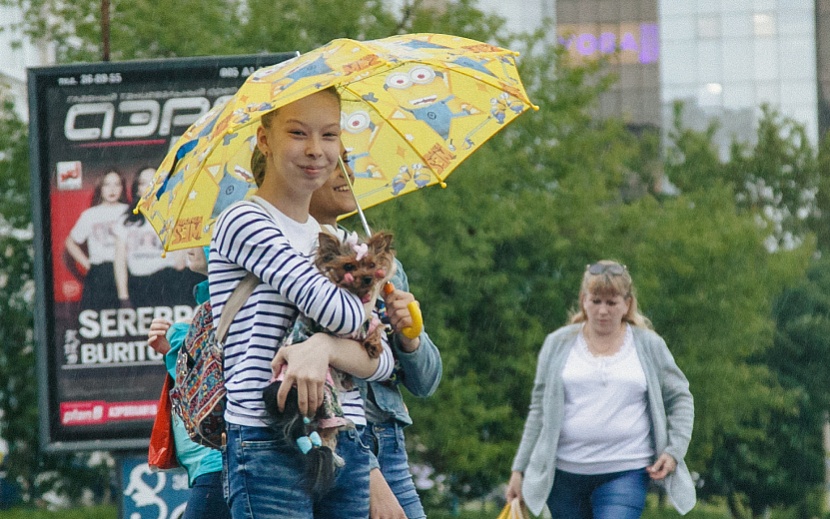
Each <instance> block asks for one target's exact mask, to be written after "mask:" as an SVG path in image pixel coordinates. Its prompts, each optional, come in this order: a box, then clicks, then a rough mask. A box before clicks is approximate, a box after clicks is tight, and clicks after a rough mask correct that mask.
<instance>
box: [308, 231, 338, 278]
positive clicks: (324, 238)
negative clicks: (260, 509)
mask: <svg viewBox="0 0 830 519" xmlns="http://www.w3.org/2000/svg"><path fill="white" fill-rule="evenodd" d="M338 256H340V240H338V239H337V237H336V236H332V235H331V234H329V233H327V232H321V233H320V236H319V237H318V238H317V259H316V260H315V261H314V264H315V266H316V267H317V268H320V267H321V266H322V265H325V264H327V263H330V262H331V261H332V260H333V259H334V258H336V257H338ZM321 270H322V269H321Z"/></svg>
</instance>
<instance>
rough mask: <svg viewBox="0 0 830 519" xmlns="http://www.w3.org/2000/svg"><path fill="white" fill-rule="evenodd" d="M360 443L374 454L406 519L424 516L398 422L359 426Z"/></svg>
mask: <svg viewBox="0 0 830 519" xmlns="http://www.w3.org/2000/svg"><path fill="white" fill-rule="evenodd" d="M360 434H361V438H362V439H363V443H364V444H365V445H367V446H368V447H369V449H371V450H372V452H373V453H374V454H375V456H377V459H378V464H379V465H380V472H381V473H382V474H383V477H384V479H386V482H387V483H388V484H389V488H390V489H391V490H392V493H393V494H395V497H396V498H398V503H400V505H401V508H403V511H404V513H406V517H407V519H424V518H426V516H427V515H426V513H424V507H423V505H422V504H421V498H420V497H419V496H418V491H417V490H415V482H414V481H413V480H412V474H411V473H410V472H409V460H408V459H407V456H406V441H405V440H404V435H403V427H401V426H400V424H398V423H397V422H385V423H370V424H369V425H368V426H367V427H364V428H362V431H361V433H360Z"/></svg>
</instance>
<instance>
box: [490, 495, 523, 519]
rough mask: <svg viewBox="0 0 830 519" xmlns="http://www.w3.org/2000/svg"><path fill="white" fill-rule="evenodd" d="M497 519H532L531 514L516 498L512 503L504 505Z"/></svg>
mask: <svg viewBox="0 0 830 519" xmlns="http://www.w3.org/2000/svg"><path fill="white" fill-rule="evenodd" d="M496 519H530V514H529V513H528V511H527V508H525V506H524V503H522V502H521V501H520V500H519V498H518V497H517V498H514V499H513V500H512V501H510V502H509V503H507V504H506V505H504V508H502V510H501V513H500V514H499V516H498V517H497V518H496Z"/></svg>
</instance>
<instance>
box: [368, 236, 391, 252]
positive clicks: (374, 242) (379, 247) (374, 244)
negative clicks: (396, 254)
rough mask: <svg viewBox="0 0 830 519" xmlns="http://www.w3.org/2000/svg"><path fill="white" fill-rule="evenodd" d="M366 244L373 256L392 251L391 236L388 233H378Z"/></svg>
mask: <svg viewBox="0 0 830 519" xmlns="http://www.w3.org/2000/svg"><path fill="white" fill-rule="evenodd" d="M366 243H367V244H368V245H369V248H370V249H371V250H372V253H374V254H383V253H385V252H392V251H393V250H394V249H393V248H392V234H391V233H388V232H383V231H378V232H376V233H375V234H373V235H372V236H371V237H370V238H369V241H368V242H366Z"/></svg>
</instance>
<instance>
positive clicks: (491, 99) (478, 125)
mask: <svg viewBox="0 0 830 519" xmlns="http://www.w3.org/2000/svg"><path fill="white" fill-rule="evenodd" d="M515 56H516V53H515V52H512V51H509V50H506V49H502V48H499V47H494V46H492V45H489V44H487V43H482V42H478V41H475V40H470V39H466V38H460V37H455V36H448V35H442V34H408V35H401V36H393V37H390V38H385V39H381V40H374V41H366V42H359V41H354V40H348V39H338V40H334V41H332V42H330V43H329V44H327V45H325V46H323V47H320V48H318V49H316V50H314V51H311V52H309V53H306V54H303V55H301V56H298V57H297V58H294V59H292V60H289V61H284V62H281V63H278V64H276V65H273V66H270V67H266V68H262V69H260V70H258V71H257V72H255V73H254V74H252V75H251V76H250V77H249V78H248V79H247V80H246V82H245V83H244V84H243V85H242V87H240V89H239V90H238V91H237V93H236V94H235V95H234V96H233V97H232V98H231V99H230V100H229V101H228V102H227V103H226V104H224V105H221V106H217V107H215V108H214V109H212V110H211V111H209V112H208V113H206V114H205V115H204V116H203V117H201V118H200V119H199V120H198V121H197V122H196V123H194V124H193V125H192V126H191V127H190V128H189V129H188V130H187V132H185V134H184V135H183V136H182V137H181V138H180V139H179V141H178V142H177V143H176V144H175V145H174V146H173V148H172V149H171V150H172V151H171V152H170V153H169V154H168V156H167V157H165V159H164V161H163V162H162V163H161V165H160V166H159V168H158V170H157V172H156V176H155V178H154V179H153V183H152V186H151V189H150V190H149V191H148V193H147V194H146V195H145V197H143V198H142V199H141V200H140V201H139V203H138V210H140V211H141V212H142V213H144V215H145V216H146V217H147V219H148V221H149V222H150V223H151V225H152V226H153V227H154V228H155V229H156V231H157V232H158V234H159V237H160V238H161V241H162V243H163V244H164V247H165V250H176V249H184V248H190V247H195V246H202V245H206V244H208V243H209V242H210V236H211V233H212V230H213V229H212V226H213V223H214V221H215V219H216V217H217V216H219V214H220V213H221V212H222V210H224V209H225V208H226V207H227V206H228V205H230V204H231V203H233V202H235V201H237V200H240V199H242V198H244V197H246V196H250V195H251V194H253V192H255V190H256V186H255V184H254V180H253V175H252V173H251V166H250V162H251V154H252V152H253V149H254V146H255V145H256V130H257V127H258V126H259V123H260V118H261V117H262V115H263V114H265V113H268V112H270V111H272V110H275V109H277V108H279V107H281V106H285V105H287V104H289V103H291V102H293V101H296V100H298V99H301V98H303V97H305V96H307V95H309V94H312V93H314V92H318V91H320V90H323V89H325V88H328V87H331V86H336V87H337V88H338V90H339V92H340V94H341V98H342V126H343V133H342V140H343V143H344V145H345V146H346V149H347V151H348V153H349V158H350V160H351V161H352V167H353V169H354V171H355V177H356V179H355V183H354V189H355V193H356V197H357V201H358V204H359V206H360V207H362V208H367V207H370V206H372V205H375V204H378V203H381V202H383V201H385V200H389V199H390V198H394V197H397V196H400V195H403V194H405V193H409V192H411V191H414V190H417V189H420V188H423V187H426V186H429V185H432V184H436V183H437V184H441V185H444V180H445V179H446V178H447V176H448V175H449V174H450V173H451V172H452V170H453V169H454V168H455V167H456V166H458V164H460V163H461V162H462V161H464V159H466V158H467V157H468V156H469V155H470V154H471V153H472V152H473V151H475V150H476V149H477V147H478V146H480V145H481V144H483V143H484V142H485V141H486V140H487V139H489V138H490V137H491V136H492V135H494V134H495V133H496V132H498V131H499V130H500V129H502V128H503V127H504V126H505V125H506V124H508V123H509V122H510V121H512V120H513V119H514V118H515V117H517V116H518V115H519V114H521V113H522V112H524V111H525V110H527V109H528V108H531V107H533V108H536V107H534V106H533V105H532V103H531V102H530V100H529V99H528V98H527V94H526V93H525V90H524V87H523V86H522V83H521V80H520V79H519V74H518V70H517V69H516V64H515V60H514V58H515Z"/></svg>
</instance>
